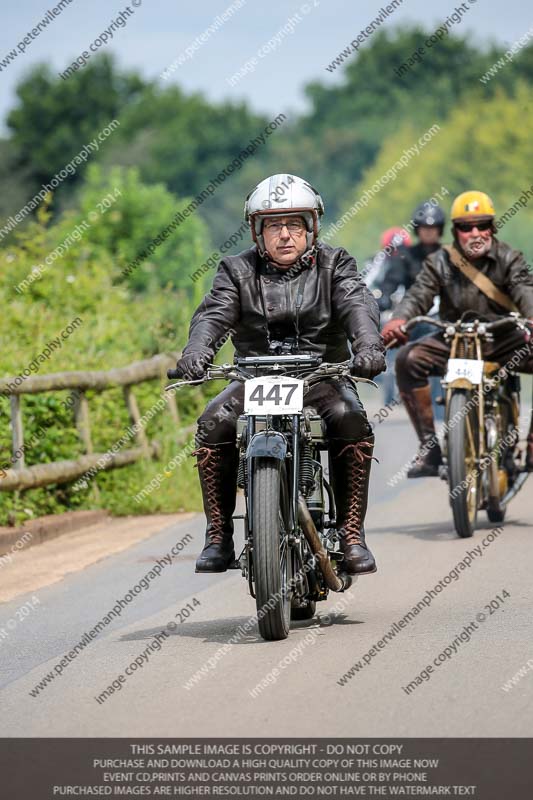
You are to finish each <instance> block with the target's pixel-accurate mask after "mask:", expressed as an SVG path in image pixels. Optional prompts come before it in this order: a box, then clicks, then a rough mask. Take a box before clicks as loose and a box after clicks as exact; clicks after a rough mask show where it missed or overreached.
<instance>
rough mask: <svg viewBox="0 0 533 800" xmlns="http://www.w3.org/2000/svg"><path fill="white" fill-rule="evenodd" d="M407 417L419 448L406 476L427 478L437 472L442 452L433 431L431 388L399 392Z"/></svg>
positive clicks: (424, 387)
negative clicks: (418, 442)
mask: <svg viewBox="0 0 533 800" xmlns="http://www.w3.org/2000/svg"><path fill="white" fill-rule="evenodd" d="M400 397H401V398H402V400H403V403H404V405H405V408H406V409H407V413H408V414H409V418H410V420H411V422H412V423H413V427H414V429H415V431H416V434H417V436H418V439H419V441H420V448H419V450H418V454H417V456H416V459H415V462H414V464H413V465H412V466H411V467H410V469H409V470H408V472H407V477H408V478H428V477H434V476H435V475H438V474H439V467H440V465H441V464H442V453H441V450H440V445H439V440H438V438H437V434H436V433H435V420H434V418H433V404H432V401H431V388H430V386H429V384H428V385H427V386H421V387H420V388H418V389H410V390H409V391H404V392H400Z"/></svg>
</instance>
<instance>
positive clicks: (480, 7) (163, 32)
mask: <svg viewBox="0 0 533 800" xmlns="http://www.w3.org/2000/svg"><path fill="white" fill-rule="evenodd" d="M56 2H57V0H56ZM387 2H388V0H382V2H377V3H357V4H356V3H355V2H353V0H307V2H304V0H291V2H284V1H283V0H270V1H269V2H267V3H265V2H264V1H263V0H262V1H261V2H258V1H257V0H255V1H254V0H201V1H200V2H197V3H184V2H178V1H177V0H129V8H130V9H131V12H132V13H131V14H130V15H129V17H128V18H127V22H126V25H125V27H117V28H116V30H115V31H114V33H113V38H112V40H110V41H109V42H108V43H107V45H105V46H104V47H102V48H101V49H100V51H99V52H103V51H104V50H107V51H108V52H113V53H115V54H116V56H117V57H118V61H119V64H120V65H121V66H124V67H134V68H136V69H137V70H139V71H140V72H141V73H142V75H143V76H145V77H146V78H152V79H154V78H158V79H159V76H160V74H161V73H162V71H163V70H165V69H166V68H167V67H169V65H171V64H172V63H173V62H174V61H175V60H176V59H178V58H179V56H180V54H183V53H184V51H185V48H186V47H188V46H189V45H190V44H191V42H193V41H194V39H195V38H196V37H197V36H199V35H201V34H202V33H203V32H204V31H206V30H207V29H208V28H209V26H210V25H213V23H214V20H215V18H216V16H217V15H220V14H222V13H223V12H224V11H225V9H227V8H228V7H229V6H230V5H233V6H234V7H235V9H236V10H235V11H234V13H233V15H232V16H231V18H230V19H228V21H226V22H225V23H223V24H222V25H221V26H220V27H219V28H218V30H216V31H215V32H212V33H209V34H208V40H207V41H206V42H205V43H204V44H202V45H201V47H200V48H199V49H198V50H196V52H194V54H193V56H192V58H190V59H188V60H187V61H185V63H182V64H181V65H179V66H178V67H177V69H176V70H175V71H174V72H173V74H172V76H171V78H170V82H177V83H179V84H180V85H181V86H182V87H183V88H185V89H186V90H187V91H191V92H193V91H201V92H203V93H204V94H205V95H206V96H207V97H209V98H211V99H212V100H222V99H224V98H232V99H242V98H245V99H246V100H247V101H248V102H249V103H250V104H251V105H252V106H253V107H254V108H255V109H256V110H258V111H264V112H267V113H269V114H277V113H278V112H279V111H287V110H290V109H296V110H301V109H303V108H304V107H305V101H304V95H303V92H302V87H303V86H304V85H305V83H307V82H309V81H311V80H321V81H324V82H326V83H330V84H333V83H336V82H338V81H339V80H340V79H341V74H340V73H339V72H335V73H334V74H330V73H329V72H327V71H326V69H325V67H326V66H327V65H328V64H329V63H330V62H331V61H332V60H333V59H334V58H335V57H336V56H337V55H338V53H339V51H341V50H342V49H343V48H344V47H346V46H347V45H349V43H350V41H351V40H352V39H355V38H356V37H357V36H358V34H359V33H360V31H361V30H362V29H364V28H365V27H366V26H367V25H368V24H369V23H370V22H371V21H372V20H373V19H374V18H376V17H377V16H379V11H380V8H382V7H383V6H386V5H387ZM459 5H460V3H453V2H449V0H444V2H441V3H430V2H428V0H403V2H402V4H401V5H400V6H399V7H398V8H397V9H396V10H395V11H394V12H393V13H392V14H391V15H390V16H389V17H388V18H387V19H386V20H385V22H383V27H384V28H389V27H393V26H395V25H397V24H398V23H405V22H421V23H423V24H425V25H427V26H429V27H432V26H434V27H437V25H438V24H439V22H442V20H444V19H446V17H447V16H449V15H450V14H452V13H453V11H454V9H455V7H456V6H459ZM465 5H467V6H468V11H467V12H466V13H465V14H464V17H463V19H462V22H461V24H460V25H454V26H453V30H454V31H457V32H460V33H462V34H468V35H469V36H472V37H473V39H474V40H475V41H476V42H478V43H484V42H489V41H497V42H499V43H501V44H504V45H511V44H512V43H513V42H515V41H516V40H517V39H518V38H520V36H522V35H523V34H524V32H525V31H526V30H528V29H529V28H530V27H532V26H533V10H532V9H531V8H529V9H528V4H527V3H523V0H507V1H506V2H501V0H500V2H496V0H468V2H465ZM238 6H240V8H237V7H238ZM55 7H56V5H55V4H54V0H52V2H50V3H49V4H48V5H47V4H46V0H23V2H10V1H9V0H4V4H3V8H2V26H1V30H0V63H1V61H2V59H4V58H5V56H6V55H7V54H8V53H9V52H10V51H11V50H13V49H17V46H18V44H19V42H21V41H22V40H23V39H24V37H25V36H26V35H27V33H28V32H31V31H32V29H33V28H34V27H35V26H36V24H37V23H38V22H39V21H40V20H41V19H42V18H43V17H45V15H46V12H47V11H48V9H53V8H55ZM126 8H127V5H126V3H121V2H120V0H117V2H115V0H91V2H90V3H89V2H86V0H72V2H71V4H70V5H69V6H67V7H65V8H64V10H63V11H62V12H61V14H60V15H59V16H58V17H56V18H55V19H54V20H53V22H51V23H50V25H49V26H48V27H46V28H45V29H44V30H43V31H42V32H41V33H40V34H39V35H38V36H37V37H36V38H35V39H34V40H33V41H31V40H30V43H29V44H28V46H27V47H26V50H25V52H23V53H19V54H18V55H17V57H16V58H15V59H14V60H13V61H11V62H10V63H9V64H8V65H7V66H3V67H2V70H1V71H0V116H1V119H2V121H3V120H5V115H6V113H7V111H8V110H9V109H10V108H11V107H12V105H13V103H14V100H15V97H14V88H15V85H16V84H17V82H18V81H19V80H20V79H21V77H22V76H23V74H24V72H25V71H26V70H27V69H28V67H30V66H32V65H33V64H35V63H37V62H42V61H48V62H49V63H50V64H51V66H52V67H53V69H55V70H57V71H58V72H59V71H62V70H64V69H65V68H66V67H67V66H68V65H69V64H70V63H71V62H72V61H73V60H75V59H76V57H77V56H78V55H79V54H80V53H82V52H83V51H84V50H89V45H90V43H91V42H93V41H94V39H96V37H97V36H98V35H99V34H100V33H101V32H102V31H105V30H106V28H109V26H110V25H111V23H112V22H113V20H116V18H117V16H118V15H119V13H120V12H121V11H123V10H124V9H126ZM126 13H127V12H126ZM291 19H292V23H290V22H288V21H289V20H291ZM284 27H285V32H284V33H281V34H279V36H278V43H277V44H276V45H271V47H274V48H275V49H273V51H272V52H270V53H268V54H267V53H265V52H263V54H262V56H261V57H258V51H259V50H261V48H263V47H264V46H265V45H266V48H268V44H267V43H268V42H269V40H271V39H272V38H273V37H275V36H276V34H277V33H278V32H280V31H281V30H282V29H283V28H284ZM290 28H292V32H291V31H290ZM23 46H24V45H23ZM361 46H362V47H364V46H365V44H362V45H361ZM254 57H255V58H256V60H257V64H256V65H253V64H251V65H250V68H251V69H253V71H252V72H251V73H249V74H247V75H245V76H244V77H243V78H242V79H240V80H237V81H234V85H233V86H231V85H230V84H229V80H230V79H231V78H232V76H233V75H235V73H237V71H238V70H240V69H242V68H243V66H244V64H245V63H246V62H247V61H249V60H250V59H253V58H254ZM168 82H169V81H161V83H162V85H168ZM80 102H82V98H80Z"/></svg>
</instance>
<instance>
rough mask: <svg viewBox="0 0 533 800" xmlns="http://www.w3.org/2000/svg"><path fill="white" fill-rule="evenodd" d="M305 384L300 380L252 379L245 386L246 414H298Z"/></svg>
mask: <svg viewBox="0 0 533 800" xmlns="http://www.w3.org/2000/svg"><path fill="white" fill-rule="evenodd" d="M303 407H304V382H303V381H301V380H298V378H274V377H272V378H270V377H264V378H252V379H251V380H249V381H246V383H245V384H244V413H245V414H298V413H299V412H300V411H301V410H302V409H303Z"/></svg>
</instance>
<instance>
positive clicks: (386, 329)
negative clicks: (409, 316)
mask: <svg viewBox="0 0 533 800" xmlns="http://www.w3.org/2000/svg"><path fill="white" fill-rule="evenodd" d="M405 323H406V320H405V319H390V320H389V321H388V322H387V323H386V325H384V326H383V330H382V331H381V335H382V336H383V339H384V341H385V344H388V345H390V346H391V347H399V346H400V345H401V344H405V343H406V342H407V340H408V338H409V337H408V335H407V334H406V333H405V331H403V330H402V326H403V325H405Z"/></svg>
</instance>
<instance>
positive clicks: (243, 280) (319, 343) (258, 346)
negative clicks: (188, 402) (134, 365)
mask: <svg viewBox="0 0 533 800" xmlns="http://www.w3.org/2000/svg"><path fill="white" fill-rule="evenodd" d="M299 292H301V293H302V301H301V306H300V309H299V312H298V315H296V309H295V306H296V298H297V296H298V294H299ZM296 316H297V317H298V319H297V322H298V330H299V350H300V351H301V352H313V353H319V354H320V355H321V356H322V359H323V360H324V361H331V362H334V363H336V362H340V361H344V360H346V359H348V358H350V355H351V354H350V351H349V348H348V341H350V342H351V344H352V351H353V352H354V353H356V352H357V351H359V350H362V349H365V348H368V347H375V348H378V349H379V350H380V351H383V340H382V338H381V336H380V333H379V310H378V306H377V303H376V300H375V299H374V297H373V295H372V294H371V293H370V291H369V290H368V289H367V287H366V286H365V284H364V282H363V280H362V278H361V276H360V275H359V273H358V272H357V264H356V262H355V259H354V258H353V257H352V256H350V255H349V253H347V252H346V250H344V249H343V248H342V247H336V248H334V247H330V246H329V245H327V244H325V243H323V242H317V253H316V262H315V263H313V264H312V265H311V266H309V267H305V266H304V267H297V268H291V270H290V271H287V272H283V271H282V270H278V269H275V268H273V267H272V265H270V264H268V263H266V262H265V261H264V260H263V259H262V258H261V257H260V256H259V253H258V251H257V247H256V246H255V245H254V246H253V247H251V248H250V249H248V250H244V251H243V252H242V253H239V254H238V255H235V256H227V257H226V258H223V259H222V261H221V262H220V264H219V267H218V269H217V272H216V275H215V278H214V281H213V286H212V289H211V291H210V292H209V293H208V294H207V295H206V296H205V297H204V299H203V300H202V302H201V303H200V305H199V306H198V308H197V309H196V311H195V312H194V315H193V318H192V320H191V326H190V330H189V341H188V343H187V346H186V347H185V348H184V350H183V355H187V354H188V353H192V352H196V351H199V350H200V351H202V350H203V351H205V350H207V351H210V352H211V354H212V355H213V356H214V354H215V353H216V351H217V350H218V349H219V347H220V346H221V345H222V344H223V341H224V340H225V337H226V335H227V333H228V332H231V339H232V342H233V345H234V347H235V351H236V354H237V355H238V356H245V355H266V354H268V352H269V351H268V339H269V337H270V339H271V340H277V339H283V338H284V337H287V336H289V337H294V336H295V332H296V325H295V322H296Z"/></svg>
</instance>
